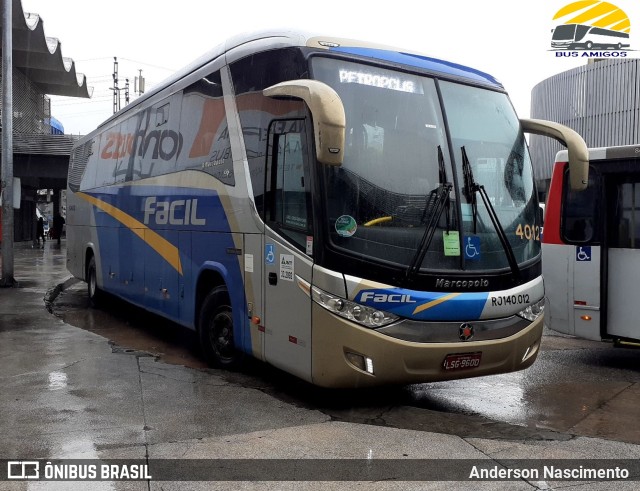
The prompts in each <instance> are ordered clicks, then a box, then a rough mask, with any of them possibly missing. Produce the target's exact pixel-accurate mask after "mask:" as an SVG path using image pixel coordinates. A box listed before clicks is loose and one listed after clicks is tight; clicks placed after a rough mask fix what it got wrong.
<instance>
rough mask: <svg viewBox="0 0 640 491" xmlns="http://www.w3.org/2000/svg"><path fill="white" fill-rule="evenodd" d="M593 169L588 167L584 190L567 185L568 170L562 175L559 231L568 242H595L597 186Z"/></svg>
mask: <svg viewBox="0 0 640 491" xmlns="http://www.w3.org/2000/svg"><path fill="white" fill-rule="evenodd" d="M597 182H599V181H598V177H597V176H596V172H595V170H594V169H593V168H592V167H590V168H589V183H588V184H587V189H585V190H584V191H573V190H572V189H571V188H570V186H569V171H568V170H567V171H566V172H565V175H564V190H563V194H564V198H563V200H562V202H563V206H562V224H561V232H562V236H563V238H564V239H565V240H566V242H568V243H585V242H589V243H597V242H599V240H600V238H599V234H598V204H599V187H598V186H597V184H596V183H597Z"/></svg>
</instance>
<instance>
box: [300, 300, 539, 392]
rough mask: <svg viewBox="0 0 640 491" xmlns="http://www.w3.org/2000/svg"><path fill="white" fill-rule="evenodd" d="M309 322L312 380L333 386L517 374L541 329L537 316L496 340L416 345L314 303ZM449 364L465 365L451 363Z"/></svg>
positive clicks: (528, 359)
mask: <svg viewBox="0 0 640 491" xmlns="http://www.w3.org/2000/svg"><path fill="white" fill-rule="evenodd" d="M312 318H313V320H312V326H313V328H312V330H313V333H312V338H313V341H312V343H311V346H312V362H311V363H312V381H313V383H314V384H316V385H319V386H323V387H334V388H355V387H370V386H376V385H390V384H412V383H423V382H435V381H442V380H452V379H459V378H467V377H479V376H482V375H491V374H496V373H506V372H513V371H516V370H522V369H524V368H527V367H529V366H530V365H531V364H532V363H533V362H534V361H535V359H536V358H537V356H538V352H539V350H540V341H541V338H542V327H543V316H542V315H541V316H540V317H538V318H537V319H536V320H535V321H533V322H532V323H531V324H530V325H529V326H528V327H526V328H524V329H522V330H521V331H519V332H518V333H516V334H513V335H511V336H508V337H505V338H502V339H495V340H490V341H461V342H456V343H416V342H409V341H404V340H401V339H397V338H393V337H390V336H386V335H384V334H380V333H378V332H376V331H374V330H370V329H366V328H363V327H360V326H357V325H355V324H354V323H352V322H349V321H347V320H344V319H342V318H340V317H337V316H335V315H333V314H331V313H330V312H328V311H327V310H325V309H324V308H322V307H320V306H319V305H317V304H313V308H312ZM445 359H446V360H447V365H448V367H449V368H448V369H445ZM360 360H362V361H361V362H360ZM451 360H465V361H462V364H458V365H456V364H455V363H452V362H451ZM476 364H477V366H476ZM460 365H462V366H460ZM469 365H471V366H469Z"/></svg>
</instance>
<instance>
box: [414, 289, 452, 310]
mask: <svg viewBox="0 0 640 491" xmlns="http://www.w3.org/2000/svg"><path fill="white" fill-rule="evenodd" d="M458 295H461V294H460V293H449V295H445V296H444V297H440V298H436V299H435V300H431V302H427V303H423V304H422V305H418V306H417V307H416V310H414V311H413V315H415V314H419V313H420V312H424V311H425V310H427V309H430V308H431V307H435V306H436V305H440V304H441V303H443V302H446V301H447V300H451V299H452V298H454V297H457V296H458Z"/></svg>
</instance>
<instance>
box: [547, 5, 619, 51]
mask: <svg viewBox="0 0 640 491" xmlns="http://www.w3.org/2000/svg"><path fill="white" fill-rule="evenodd" d="M553 20H554V23H555V28H553V29H552V30H551V33H552V34H551V48H552V50H557V51H556V57H561V56H571V57H577V56H581V57H588V58H608V57H612V58H624V57H626V56H627V51H626V50H624V48H629V47H630V41H629V34H630V32H631V21H630V20H629V17H628V16H627V14H626V13H625V12H624V11H623V10H622V9H620V8H618V7H617V6H615V5H613V4H611V3H608V2H603V1H600V0H581V1H578V2H573V3H570V4H568V5H566V6H565V7H563V8H561V9H560V10H558V12H557V13H556V15H555V16H554V17H553ZM592 50H597V51H592Z"/></svg>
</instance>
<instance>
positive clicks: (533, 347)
mask: <svg viewBox="0 0 640 491" xmlns="http://www.w3.org/2000/svg"><path fill="white" fill-rule="evenodd" d="M539 347H540V343H539V342H538V341H536V342H535V343H533V344H532V345H531V346H529V347H528V348H527V349H526V350H525V351H524V355H522V362H524V361H526V360H527V359H529V358H531V357H532V356H535V354H536V353H537V352H538V348H539Z"/></svg>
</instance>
